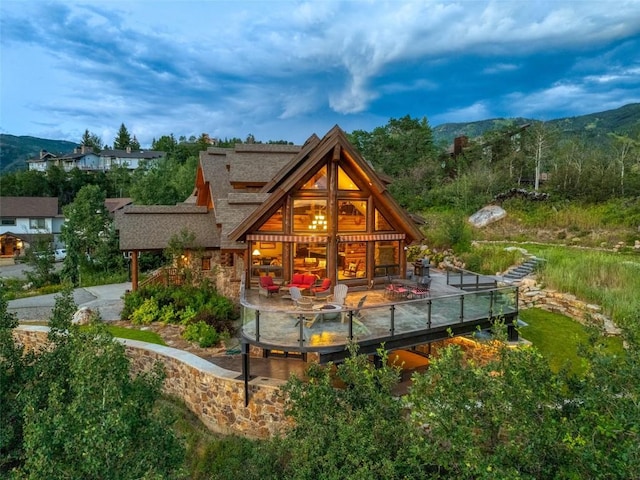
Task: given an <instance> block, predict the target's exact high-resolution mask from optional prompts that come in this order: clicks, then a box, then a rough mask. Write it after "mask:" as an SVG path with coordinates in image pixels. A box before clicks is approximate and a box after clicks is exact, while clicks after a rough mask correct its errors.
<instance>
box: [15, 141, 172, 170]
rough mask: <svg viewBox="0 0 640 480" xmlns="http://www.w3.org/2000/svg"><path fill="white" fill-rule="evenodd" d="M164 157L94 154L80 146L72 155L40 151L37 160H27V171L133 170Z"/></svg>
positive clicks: (143, 153) (136, 152) (123, 152)
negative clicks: (55, 168)
mask: <svg viewBox="0 0 640 480" xmlns="http://www.w3.org/2000/svg"><path fill="white" fill-rule="evenodd" d="M164 156H165V153H164V152H161V151H158V150H133V151H132V150H131V148H127V149H126V150H103V151H101V152H100V153H98V154H96V153H94V152H93V150H92V148H91V147H88V146H86V145H81V146H79V147H76V148H75V149H74V150H73V152H72V153H68V154H65V155H54V154H52V153H50V152H47V151H46V150H41V151H40V156H39V157H38V158H33V159H30V160H27V164H28V165H29V170H36V171H39V172H46V171H47V169H48V168H49V167H50V166H57V167H60V168H62V169H64V170H65V171H66V172H68V171H70V170H72V169H74V168H79V169H80V170H84V171H107V170H110V169H111V168H114V167H125V168H127V169H128V170H135V169H136V168H138V167H139V166H140V165H142V164H143V163H145V162H149V161H154V160H157V159H159V158H162V157H164Z"/></svg>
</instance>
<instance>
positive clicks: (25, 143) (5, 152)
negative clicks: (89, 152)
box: [0, 133, 78, 174]
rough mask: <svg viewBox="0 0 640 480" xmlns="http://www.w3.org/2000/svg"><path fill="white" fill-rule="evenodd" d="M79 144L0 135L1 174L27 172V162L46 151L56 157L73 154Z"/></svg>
mask: <svg viewBox="0 0 640 480" xmlns="http://www.w3.org/2000/svg"><path fill="white" fill-rule="evenodd" d="M77 146H78V144H77V143H74V142H67V141H66V140H47V139H44V138H36V137H27V136H20V137H16V136H15V135H7V134H5V133H0V174H3V173H8V172H11V171H15V170H26V169H27V164H26V161H27V160H28V159H30V158H35V157H38V156H39V155H40V150H46V151H48V152H51V153H54V154H56V155H58V154H62V153H69V152H72V151H73V149H74V148H75V147H77Z"/></svg>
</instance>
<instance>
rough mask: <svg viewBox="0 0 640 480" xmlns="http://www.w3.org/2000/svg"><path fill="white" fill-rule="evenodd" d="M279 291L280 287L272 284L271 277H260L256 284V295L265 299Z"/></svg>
mask: <svg viewBox="0 0 640 480" xmlns="http://www.w3.org/2000/svg"><path fill="white" fill-rule="evenodd" d="M279 291H280V285H276V284H275V283H273V277H271V276H269V275H265V276H263V277H260V282H259V284H258V293H259V294H260V295H263V296H265V297H270V296H271V295H273V294H274V293H278V292H279Z"/></svg>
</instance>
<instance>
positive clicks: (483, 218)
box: [469, 205, 507, 228]
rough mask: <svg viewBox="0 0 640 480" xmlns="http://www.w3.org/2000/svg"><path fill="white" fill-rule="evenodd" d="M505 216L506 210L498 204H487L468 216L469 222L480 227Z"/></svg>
mask: <svg viewBox="0 0 640 480" xmlns="http://www.w3.org/2000/svg"><path fill="white" fill-rule="evenodd" d="M506 216H507V212H506V211H505V210H504V208H502V207H500V206H498V205H487V206H486V207H483V208H481V209H480V210H478V211H477V212H476V213H474V214H473V215H471V216H470V217H469V223H471V225H473V226H474V227H477V228H482V227H486V226H487V225H489V224H490V223H493V222H497V221H498V220H500V219H502V218H504V217H506Z"/></svg>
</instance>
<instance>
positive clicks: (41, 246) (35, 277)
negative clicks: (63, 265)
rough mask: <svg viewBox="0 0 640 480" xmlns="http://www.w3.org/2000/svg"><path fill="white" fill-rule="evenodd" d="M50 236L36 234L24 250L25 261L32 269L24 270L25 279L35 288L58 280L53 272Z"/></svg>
mask: <svg viewBox="0 0 640 480" xmlns="http://www.w3.org/2000/svg"><path fill="white" fill-rule="evenodd" d="M52 240H53V238H52V236H51V235H50V234H42V235H40V236H38V237H37V238H36V239H35V240H34V241H33V243H32V244H31V246H30V247H29V248H28V249H27V251H26V252H25V258H24V260H25V263H26V264H27V265H29V266H30V267H31V268H32V269H31V270H28V271H27V272H26V277H27V281H28V282H30V283H31V284H32V286H34V287H35V288H41V287H44V286H46V285H51V284H56V283H58V282H59V278H58V275H57V273H55V272H54V268H53V267H54V255H53V245H52Z"/></svg>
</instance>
